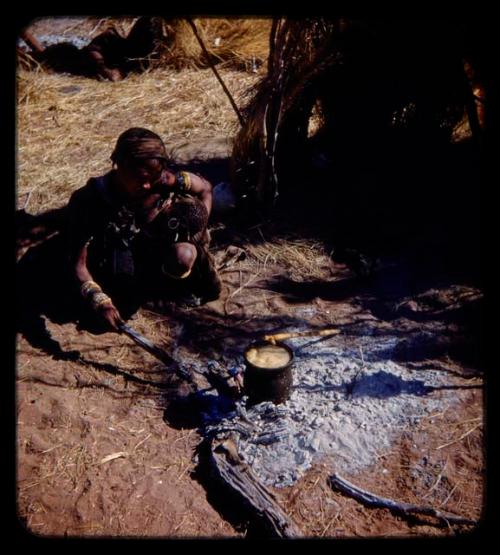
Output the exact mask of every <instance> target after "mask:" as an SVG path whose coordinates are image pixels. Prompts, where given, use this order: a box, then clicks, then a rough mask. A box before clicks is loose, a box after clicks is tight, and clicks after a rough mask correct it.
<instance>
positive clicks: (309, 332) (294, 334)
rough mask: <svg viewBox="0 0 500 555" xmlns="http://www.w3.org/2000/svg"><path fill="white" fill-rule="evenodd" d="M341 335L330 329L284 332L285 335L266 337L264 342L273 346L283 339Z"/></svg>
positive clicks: (278, 334)
mask: <svg viewBox="0 0 500 555" xmlns="http://www.w3.org/2000/svg"><path fill="white" fill-rule="evenodd" d="M338 333H340V330H339V329H335V328H329V329H325V330H307V331H295V332H294V331H292V332H288V333H286V332H284V333H275V334H274V335H264V338H263V339H264V341H269V342H270V343H272V344H273V345H275V344H276V341H282V340H283V339H292V338H294V337H307V336H310V335H322V336H324V335H337V334H338Z"/></svg>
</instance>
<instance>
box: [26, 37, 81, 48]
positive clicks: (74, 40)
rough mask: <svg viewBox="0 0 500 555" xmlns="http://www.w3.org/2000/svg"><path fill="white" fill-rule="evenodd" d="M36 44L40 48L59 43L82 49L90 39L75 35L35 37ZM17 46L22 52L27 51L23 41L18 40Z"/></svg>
mask: <svg viewBox="0 0 500 555" xmlns="http://www.w3.org/2000/svg"><path fill="white" fill-rule="evenodd" d="M37 39H38V42H40V44H41V45H42V46H45V47H47V46H52V45H53V44H59V43H61V42H70V43H71V44H74V45H75V46H76V47H78V48H83V47H84V46H87V44H89V43H90V41H91V39H89V38H87V37H79V36H76V35H55V34H54V35H52V34H51V35H39V36H37ZM18 46H20V47H21V48H23V49H24V50H27V49H28V45H27V44H26V43H25V42H24V40H23V39H19V40H18Z"/></svg>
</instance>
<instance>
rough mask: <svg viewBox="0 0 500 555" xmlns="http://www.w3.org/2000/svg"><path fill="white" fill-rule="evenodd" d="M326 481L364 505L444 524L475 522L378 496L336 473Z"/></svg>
mask: <svg viewBox="0 0 500 555" xmlns="http://www.w3.org/2000/svg"><path fill="white" fill-rule="evenodd" d="M328 483H329V485H330V487H335V488H337V489H339V490H340V491H342V492H343V493H347V495H350V496H351V497H353V498H354V499H356V500H357V501H361V503H364V504H365V505H368V506H370V507H381V508H383V509H389V510H391V511H394V512H397V513H400V514H402V515H404V516H407V515H409V514H411V513H420V514H423V515H429V516H433V517H435V518H438V519H440V520H443V521H444V522H445V523H446V524H448V523H449V522H451V523H454V524H477V521H476V520H471V519H469V518H464V517H461V516H457V515H453V514H450V513H445V512H443V511H438V510H437V509H435V508H434V507H429V506H419V505H412V504H411V503H401V502H397V501H394V500H392V499H387V498H386V497H379V496H378V495H374V494H373V493H370V492H368V491H365V490H363V489H361V488H358V487H357V486H355V485H353V484H351V483H350V482H348V481H347V480H346V479H345V478H342V477H341V476H339V475H338V474H332V476H330V478H329V479H328Z"/></svg>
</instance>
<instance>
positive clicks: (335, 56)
mask: <svg viewBox="0 0 500 555" xmlns="http://www.w3.org/2000/svg"><path fill="white" fill-rule="evenodd" d="M470 30H471V31H473V32H474V33H478V32H479V29H478V28H476V27H474V26H472V27H471V29H470ZM422 34H425V36H426V40H425V43H424V42H423V41H422V40H421V37H422ZM469 34H470V33H468V29H467V26H466V25H465V24H458V23H448V24H446V23H444V22H411V21H395V22H384V21H378V20H373V21H370V20H364V21H353V20H348V19H345V18H335V19H328V18H310V19H304V20H291V19H278V20H276V21H275V23H274V25H273V29H272V31H271V38H270V45H271V46H270V53H269V63H268V73H267V75H266V76H265V77H263V79H262V80H261V81H260V82H259V84H258V86H256V88H255V91H254V96H253V98H252V100H251V102H250V103H249V105H248V106H247V107H246V109H245V116H246V124H245V126H244V127H243V128H242V130H241V131H240V133H239V135H238V137H237V140H236V142H235V149H234V152H233V158H234V164H235V172H237V173H235V180H236V184H237V186H238V188H239V189H240V192H241V194H242V195H243V194H245V195H248V194H250V196H253V197H255V199H256V201H257V202H258V203H259V204H260V205H263V206H267V207H269V206H272V205H273V204H274V203H275V201H276V199H277V197H278V192H279V189H280V188H281V190H283V187H282V184H283V183H285V182H286V181H287V179H290V180H292V181H293V180H295V181H296V180H297V179H299V175H298V173H297V172H296V171H295V172H294V171H289V169H288V168H289V167H290V161H291V160H298V159H301V158H302V160H303V161H304V162H305V163H302V164H301V167H302V168H306V167H307V165H308V164H307V161H306V160H304V153H305V152H307V139H308V137H309V136H310V134H311V125H310V119H311V114H313V111H314V109H316V115H315V119H316V121H314V122H313V123H314V126H315V127H316V129H319V130H323V129H326V130H327V133H328V134H329V139H328V141H329V143H330V145H331V144H333V143H334V141H333V140H332V138H333V139H334V140H336V141H338V142H339V143H340V142H342V141H346V140H347V141H351V142H350V143H349V142H348V143H347V144H352V151H353V152H354V151H358V152H360V153H361V154H358V158H359V156H360V155H361V156H362V155H363V152H362V151H363V149H365V148H366V149H367V151H368V150H370V149H371V151H372V152H373V151H374V150H375V149H374V146H375V147H376V148H380V149H381V152H382V151H383V148H382V147H381V146H380V145H381V144H382V143H383V140H384V139H385V138H386V137H388V136H389V134H390V133H392V135H393V136H395V135H396V134H397V133H398V132H400V130H403V132H404V131H407V130H409V131H410V132H411V133H414V134H415V135H417V134H420V136H422V137H423V136H427V137H428V138H429V137H433V138H438V139H440V138H442V137H444V138H445V140H446V139H447V140H453V129H454V127H455V126H456V125H457V124H459V122H460V121H461V120H462V119H463V117H464V115H465V114H466V113H467V116H468V118H469V120H470V125H471V129H473V128H475V129H476V131H477V132H478V133H480V132H481V128H480V123H481V122H480V121H478V116H479V119H480V117H481V115H480V110H479V106H478V102H477V100H476V101H475V99H474V97H473V96H472V94H473V90H475V89H474V87H475V86H476V85H475V84H474V79H475V78H474V77H471V76H469V75H468V74H467V75H466V70H465V72H464V63H463V60H464V59H466V60H469V61H470V60H471V59H472V65H473V66H474V68H475V70H477V69H478V68H481V67H482V66H481V64H482V60H481V57H480V54H478V53H477V52H480V48H481V47H480V46H478V45H477V44H475V43H474V40H475V41H478V38H479V37H478V36H475V38H472V39H471V38H470V37H469ZM467 63H468V62H467ZM466 65H467V64H466ZM483 69H484V68H483ZM469 73H470V72H469ZM467 80H469V83H468V82H467ZM478 87H479V86H476V88H478ZM479 88H480V87H479ZM474 94H475V93H474ZM476 111H477V115H476ZM432 140H434V139H432ZM303 175H305V176H307V170H306V171H304V172H303Z"/></svg>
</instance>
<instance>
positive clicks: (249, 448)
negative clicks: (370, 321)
mask: <svg viewBox="0 0 500 555" xmlns="http://www.w3.org/2000/svg"><path fill="white" fill-rule="evenodd" d="M373 333H374V332H373V330H370V329H366V330H364V335H363V336H359V337H345V336H336V337H335V338H328V340H327V341H326V340H325V339H322V340H320V341H318V340H315V341H310V340H309V341H308V340H305V339H304V338H302V339H301V340H299V339H295V340H290V341H289V343H290V344H291V343H293V346H294V347H295V348H296V360H295V362H294V365H293V375H294V387H293V390H292V394H291V396H290V399H289V400H288V401H287V402H286V403H284V404H282V405H279V406H275V405H274V404H273V403H267V402H266V403H260V404H258V405H256V406H254V407H252V408H250V409H247V410H246V411H245V410H244V409H243V407H242V405H240V407H239V408H240V412H239V414H235V413H233V414H231V415H230V416H229V417H226V418H225V419H224V420H223V421H222V422H221V421H219V423H218V424H216V425H215V426H210V428H212V430H213V431H216V430H217V428H219V427H220V429H222V427H224V426H225V427H226V430H227V429H231V427H232V429H233V430H234V431H235V432H236V434H235V435H236V437H237V438H238V439H237V441H238V450H239V452H240V454H241V456H242V457H243V458H244V460H245V461H246V462H247V463H248V464H249V465H250V466H251V468H252V470H253V471H254V472H255V474H256V475H257V477H258V478H259V479H260V480H261V481H262V482H263V483H264V484H266V485H272V486H275V487H285V486H289V485H292V484H293V483H294V482H295V481H296V480H297V479H298V478H300V477H301V476H302V475H303V474H304V472H305V471H306V470H307V469H308V468H310V467H311V465H312V463H313V462H314V461H315V460H319V459H320V458H322V459H323V458H325V457H327V458H328V461H330V463H331V465H332V468H335V470H336V471H339V472H345V473H347V474H353V473H356V472H358V471H360V470H361V469H363V468H365V467H367V466H368V465H370V464H372V463H374V462H375V461H376V459H377V457H378V456H379V455H380V454H382V453H384V452H387V451H388V450H390V445H391V443H392V442H393V441H394V440H395V439H396V437H397V436H398V435H400V434H401V432H402V430H403V429H405V428H408V427H411V426H412V425H414V424H416V423H418V421H419V420H420V419H421V418H422V417H423V416H425V415H429V414H432V413H433V412H436V411H439V410H442V409H443V405H445V404H446V405H450V404H452V403H453V402H454V401H455V400H456V398H457V393H458V392H457V391H456V390H452V391H450V392H449V394H447V393H448V392H447V391H446V389H444V390H443V393H444V395H440V396H439V397H440V398H438V394H437V393H434V392H433V388H434V387H438V388H439V386H443V385H446V384H447V383H448V382H449V379H450V377H449V375H448V374H446V373H443V372H439V371H436V370H410V369H408V368H405V367H404V366H403V365H401V364H398V363H396V362H394V361H392V360H390V353H391V352H392V351H393V350H394V348H395V346H396V345H397V343H398V338H394V337H384V336H374V335H373ZM245 412H246V414H245ZM212 422H213V420H212ZM236 423H238V425H236Z"/></svg>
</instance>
